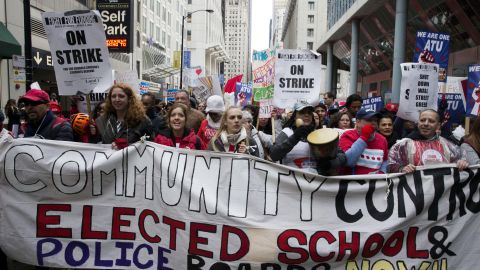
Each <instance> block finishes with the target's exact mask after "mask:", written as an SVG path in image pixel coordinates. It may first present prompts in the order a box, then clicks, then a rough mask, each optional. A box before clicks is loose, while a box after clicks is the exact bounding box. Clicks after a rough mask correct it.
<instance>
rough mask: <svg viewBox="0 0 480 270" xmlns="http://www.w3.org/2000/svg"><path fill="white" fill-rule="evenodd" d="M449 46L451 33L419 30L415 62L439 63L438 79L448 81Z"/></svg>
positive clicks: (414, 56)
mask: <svg viewBox="0 0 480 270" xmlns="http://www.w3.org/2000/svg"><path fill="white" fill-rule="evenodd" d="M449 47H450V35H449V34H445V33H435V32H427V31H417V40H416V45H415V52H414V55H413V62H416V63H436V64H438V65H439V66H440V69H439V71H438V81H439V82H447V70H448V50H449Z"/></svg>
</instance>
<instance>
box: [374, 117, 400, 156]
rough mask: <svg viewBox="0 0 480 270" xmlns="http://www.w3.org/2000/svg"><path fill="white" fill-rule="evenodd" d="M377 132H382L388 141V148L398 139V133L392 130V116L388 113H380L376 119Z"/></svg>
mask: <svg viewBox="0 0 480 270" xmlns="http://www.w3.org/2000/svg"><path fill="white" fill-rule="evenodd" d="M377 130H378V133H380V134H382V135H383V137H385V139H387V142H388V149H390V148H391V147H392V146H393V145H394V144H395V143H396V142H397V140H398V135H397V132H396V131H395V130H393V117H392V116H390V115H389V114H382V116H381V117H380V118H379V119H378V128H377Z"/></svg>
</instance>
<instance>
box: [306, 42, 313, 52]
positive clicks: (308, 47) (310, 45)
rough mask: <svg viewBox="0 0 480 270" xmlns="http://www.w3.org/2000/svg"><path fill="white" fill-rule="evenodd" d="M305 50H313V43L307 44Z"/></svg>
mask: <svg viewBox="0 0 480 270" xmlns="http://www.w3.org/2000/svg"><path fill="white" fill-rule="evenodd" d="M307 49H309V50H313V42H307Z"/></svg>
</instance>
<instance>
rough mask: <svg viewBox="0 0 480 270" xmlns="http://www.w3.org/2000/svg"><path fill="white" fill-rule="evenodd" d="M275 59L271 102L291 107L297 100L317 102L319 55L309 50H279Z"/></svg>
mask: <svg viewBox="0 0 480 270" xmlns="http://www.w3.org/2000/svg"><path fill="white" fill-rule="evenodd" d="M275 61H276V62H275V88H274V96H273V103H274V105H275V106H276V107H278V108H293V105H294V104H295V103H296V102H298V101H306V102H308V103H310V104H316V103H318V102H319V100H320V85H321V84H320V74H321V64H322V60H321V56H320V55H316V54H313V53H312V52H311V51H309V50H280V51H278V52H277V59H276V60H275Z"/></svg>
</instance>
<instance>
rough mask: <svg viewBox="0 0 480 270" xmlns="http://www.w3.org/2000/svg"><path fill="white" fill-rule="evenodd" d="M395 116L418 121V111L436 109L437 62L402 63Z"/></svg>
mask: <svg viewBox="0 0 480 270" xmlns="http://www.w3.org/2000/svg"><path fill="white" fill-rule="evenodd" d="M400 66H401V69H402V80H401V85H400V103H399V104H400V106H399V108H398V112H397V116H399V117H401V118H403V119H405V120H410V121H413V122H418V117H419V112H421V111H423V110H426V109H434V110H436V109H437V101H438V64H428V63H427V64H419V63H403V64H400Z"/></svg>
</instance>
